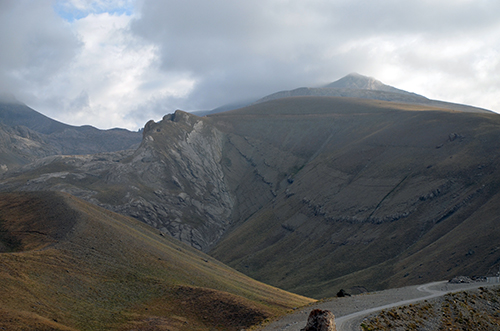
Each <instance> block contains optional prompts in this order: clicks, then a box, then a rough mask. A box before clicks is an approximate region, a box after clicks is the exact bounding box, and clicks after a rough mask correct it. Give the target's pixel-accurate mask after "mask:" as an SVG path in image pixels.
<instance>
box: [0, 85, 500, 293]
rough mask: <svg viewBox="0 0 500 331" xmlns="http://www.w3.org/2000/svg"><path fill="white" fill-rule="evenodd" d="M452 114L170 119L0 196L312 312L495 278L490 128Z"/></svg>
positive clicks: (301, 104)
mask: <svg viewBox="0 0 500 331" xmlns="http://www.w3.org/2000/svg"><path fill="white" fill-rule="evenodd" d="M355 78H356V77H355ZM357 78H359V77H357ZM362 79H363V78H362ZM356 81H357V82H359V80H356ZM370 84H371V85H370V86H372V87H373V86H375V87H377V86H378V87H380V85H378V84H375V83H370ZM358 87H359V86H358ZM359 91H361V92H360V93H366V91H369V90H364V89H361V90H359ZM376 92H377V93H378V92H380V93H396V92H397V91H396V92H394V90H391V89H390V90H389V91H376ZM396 94H400V95H403V96H404V97H405V98H406V97H408V96H407V94H405V93H400V92H397V93H396ZM410 96H411V97H416V98H420V96H415V95H412V94H410ZM451 106H453V105H450V107H451ZM463 109H464V108H463V107H462V108H458V109H457V110H455V111H454V110H449V109H444V108H436V107H433V106H430V105H429V104H416V103H396V102H388V101H383V100H373V99H364V98H347V97H325V96H322V97H318V96H300V97H289V98H279V99H274V100H269V101H266V102H261V103H257V104H254V105H251V106H248V107H245V108H241V109H238V110H233V111H229V112H224V113H219V114H214V115H210V116H207V117H197V116H195V115H191V114H188V113H185V112H182V111H176V112H175V114H170V115H166V116H165V117H164V118H163V120H162V121H159V122H158V123H155V122H153V121H150V122H149V123H147V124H146V126H145V129H144V132H143V140H142V143H141V145H140V147H139V148H138V149H137V150H135V151H134V150H129V151H122V152H112V153H101V154H95V155H86V156H51V157H46V158H42V159H39V160H37V161H36V162H33V163H31V164H29V165H26V166H24V167H23V168H21V169H19V170H16V171H10V172H8V173H6V174H4V175H3V176H2V177H1V178H0V190H1V191H16V190H17V191H19V190H21V191H39V190H55V191H64V192H68V193H71V194H73V195H75V196H78V197H81V198H83V199H86V200H87V201H90V202H93V203H94V204H97V205H100V206H103V207H105V208H107V209H110V210H112V211H116V212H120V213H123V214H126V215H129V216H133V217H135V218H137V219H139V220H141V221H143V222H145V223H147V224H150V225H152V226H154V227H156V228H158V229H159V230H160V231H162V232H163V233H165V234H170V235H172V236H173V237H175V238H178V239H180V240H181V241H184V242H186V243H188V244H190V245H191V246H193V247H196V248H198V249H201V250H203V251H206V252H209V253H210V254H211V255H212V256H214V257H216V258H218V259H220V260H221V261H223V262H225V263H228V264H229V265H231V266H233V267H235V268H237V269H238V270H239V271H242V272H244V273H246V274H248V275H251V276H252V277H255V278H257V279H259V280H262V281H264V282H268V283H270V284H273V285H275V286H279V287H281V288H284V289H288V290H292V291H295V292H297V293H301V294H304V295H307V296H314V297H318V298H319V297H324V296H333V295H335V294H336V293H337V291H338V290H339V289H340V288H350V287H355V286H364V287H367V288H368V289H382V288H388V287H393V286H402V285H408V284H416V283H422V282H428V281H432V280H437V279H444V278H450V277H452V276H455V275H458V274H468V275H474V274H483V275H484V274H487V273H489V272H490V271H491V270H493V269H495V268H498V267H499V266H500V250H499V249H498V245H497V242H498V240H497V239H498V237H499V235H500V233H499V230H498V229H497V227H496V222H497V218H496V215H498V208H499V207H498V206H500V203H499V202H500V201H498V199H499V197H500V196H499V195H498V187H500V186H499V184H500V183H499V179H500V173H499V169H498V167H497V164H499V161H500V160H499V159H498V158H499V155H498V153H497V151H498V150H499V147H500V146H498V145H499V144H500V139H499V138H500V118H499V116H498V115H497V114H494V113H492V112H487V111H483V112H481V111H472V110H471V111H470V112H469V111H468V112H465V111H462V110H463Z"/></svg>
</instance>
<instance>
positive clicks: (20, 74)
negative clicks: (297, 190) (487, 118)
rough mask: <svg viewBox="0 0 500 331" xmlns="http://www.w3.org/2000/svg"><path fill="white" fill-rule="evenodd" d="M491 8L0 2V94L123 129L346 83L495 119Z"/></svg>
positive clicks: (386, 1)
mask: <svg viewBox="0 0 500 331" xmlns="http://www.w3.org/2000/svg"><path fill="white" fill-rule="evenodd" d="M498 12H500V2H498V1H495V0H475V1H471V0H453V1H452V0H434V1H430V0H418V1H417V0H408V1H399V0H380V1H368V0H354V1H352V0H335V1H326V0H310V1H307V2H306V1H300V0H255V1H245V2H244V1H230V0H213V1H202V0H186V1H174V0H163V1H155V0H149V1H145V0H65V1H63V0H53V1H49V0H37V1H36V2H35V1H27V0H18V1H13V0H4V1H2V2H0V43H1V44H2V52H0V90H2V91H4V92H10V93H14V94H15V95H16V97H17V98H18V99H20V100H22V101H24V102H26V103H28V104H29V105H31V106H33V107H34V108H35V109H37V110H39V111H41V112H43V113H45V114H46V115H49V116H51V117H54V118H56V119H58V120H61V121H64V122H67V123H70V124H77V125H82V124H91V125H95V126H97V127H100V128H109V127H114V126H120V127H128V128H131V129H137V128H139V127H141V126H142V125H144V123H145V122H147V121H148V120H149V119H155V120H157V119H160V118H161V117H162V116H163V115H164V114H165V113H169V112H173V111H174V110H175V109H183V110H206V109H211V108H215V107H218V106H220V105H222V104H225V103H231V102H237V101H241V100H247V99H252V98H259V97H262V96H264V95H267V94H269V93H273V92H276V91H278V90H283V89H292V88H296V87H301V86H319V85H322V84H327V83H329V82H332V81H334V80H336V79H339V78H341V77H342V76H344V75H346V74H348V73H350V72H358V73H360V74H364V75H368V76H372V77H375V78H377V79H379V80H381V81H383V82H384V83H386V84H390V85H393V86H396V87H398V88H402V89H406V90H409V91H412V92H416V93H419V94H422V95H425V96H427V97H430V98H436V99H442V100H446V101H452V102H462V103H467V104H472V105H475V106H480V107H485V108H490V109H494V110H497V111H500V100H499V99H498V97H497V94H498V92H497V91H498V90H499V89H500V76H499V75H498V74H496V73H498V72H500V71H499V69H500V21H499V20H498V19H497V13H498Z"/></svg>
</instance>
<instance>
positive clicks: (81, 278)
mask: <svg viewBox="0 0 500 331" xmlns="http://www.w3.org/2000/svg"><path fill="white" fill-rule="evenodd" d="M1 201H2V202H1V203H0V210H1V211H2V218H3V220H4V227H5V224H6V226H7V227H8V229H11V230H12V229H17V230H16V232H10V233H11V235H13V236H15V237H16V238H17V239H18V240H20V241H21V242H22V245H21V246H20V247H19V248H18V251H17V252H11V253H2V254H0V306H1V307H3V308H4V309H8V310H9V311H10V312H11V313H10V314H3V315H1V316H0V327H5V328H7V329H9V330H10V329H15V328H17V327H19V328H23V327H24V328H25V329H28V330H35V329H37V328H38V326H36V327H35V326H34V325H40V328H41V329H42V330H44V329H43V328H42V326H43V327H44V328H45V327H46V329H47V330H50V328H51V327H52V329H54V330H59V329H60V330H65V328H66V329H70V328H73V329H77V330H125V329H127V327H132V326H133V327H134V328H135V329H137V330H153V329H155V330H161V329H162V328H164V329H166V328H169V329H171V330H172V329H178V330H208V329H220V330H237V329H238V330H239V329H241V328H245V327H249V326H251V325H252V324H255V323H258V322H260V321H262V320H264V319H266V318H272V317H274V316H277V315H279V314H283V313H284V312H285V311H287V310H288V309H290V308H291V307H295V306H300V305H304V304H307V303H309V302H311V301H312V300H311V299H307V298H304V297H300V296H296V295H293V294H290V293H287V292H284V291H281V290H278V289H276V288H272V287H270V286H267V285H264V284H262V283H259V282H256V281H254V280H252V279H250V278H248V277H246V276H243V275H242V274H239V273H237V272H236V271H234V270H232V269H230V268H228V267H226V266H225V265H223V264H222V263H220V262H218V261H216V260H214V259H212V258H210V257H208V256H206V255H204V254H203V253H201V252H199V251H197V250H194V249H192V248H191V247H188V246H186V245H182V244H180V243H179V242H177V241H175V240H174V239H171V238H169V237H163V236H161V235H160V234H159V232H157V230H153V229H151V228H150V227H148V226H147V225H145V224H143V223H140V222H138V221H135V220H133V219H130V218H126V217H123V216H120V215H117V214H114V213H112V212H109V211H107V210H104V209H101V208H99V207H96V206H93V205H90V204H88V203H85V202H83V201H81V200H78V199H76V198H74V197H72V196H69V195H64V194H60V193H48V192H39V193H12V194H2V196H1ZM27 224H29V225H30V226H33V225H36V226H37V227H38V228H39V229H41V230H43V231H44V234H45V236H43V237H45V238H43V239H40V236H29V235H25V234H24V233H23V231H24V230H23V229H25V228H24V227H25V226H26V225H27ZM62 225H63V226H62ZM64 226H65V227H64ZM19 229H21V230H19ZM12 314H14V315H12ZM200 314H201V315H206V318H200V316H201V315H200ZM4 316H14V317H4ZM244 316H247V317H251V318H243V317H244ZM203 317H205V316H203ZM49 322H50V323H49ZM43 323H45V324H46V325H47V326H45V324H43ZM51 323H52V324H54V323H55V324H54V325H55V326H51V325H52V324H51ZM56 324H57V325H56ZM58 328H59V329H58Z"/></svg>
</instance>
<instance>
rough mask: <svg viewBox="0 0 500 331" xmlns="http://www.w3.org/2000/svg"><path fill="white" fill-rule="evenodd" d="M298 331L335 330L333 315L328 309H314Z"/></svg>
mask: <svg viewBox="0 0 500 331" xmlns="http://www.w3.org/2000/svg"><path fill="white" fill-rule="evenodd" d="M300 331H337V328H336V327H335V316H334V315H333V314H332V312H331V311H329V310H321V309H314V310H313V311H311V313H310V314H309V318H308V319H307V324H306V327H305V328H302V329H300Z"/></svg>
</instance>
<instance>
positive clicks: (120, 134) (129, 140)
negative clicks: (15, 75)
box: [0, 97, 142, 172]
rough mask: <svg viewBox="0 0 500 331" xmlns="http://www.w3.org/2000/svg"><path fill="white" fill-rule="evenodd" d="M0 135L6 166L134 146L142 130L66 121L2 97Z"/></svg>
mask: <svg viewBox="0 0 500 331" xmlns="http://www.w3.org/2000/svg"><path fill="white" fill-rule="evenodd" d="M0 137H1V140H0V155H4V157H3V158H1V159H0V166H3V168H7V169H10V168H13V167H14V168H15V167H17V166H20V165H24V164H27V163H29V162H32V161H34V160H36V159H38V158H40V157H44V156H50V155H68V154H94V153H101V152H114V151H119V150H124V149H130V148H137V146H138V145H139V143H140V142H141V138H142V134H141V133H139V132H131V131H128V130H124V129H111V130H99V129H96V128H94V127H91V126H80V127H76V126H71V125H67V124H64V123H61V122H58V121H55V120H53V119H51V118H49V117H47V116H45V115H42V114H40V113H39V112H37V111H35V110H33V109H31V108H29V107H28V106H26V105H24V104H22V103H20V102H18V101H17V100H15V99H13V98H10V99H8V98H5V97H4V98H2V99H1V101H0ZM0 172H1V171H0Z"/></svg>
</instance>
